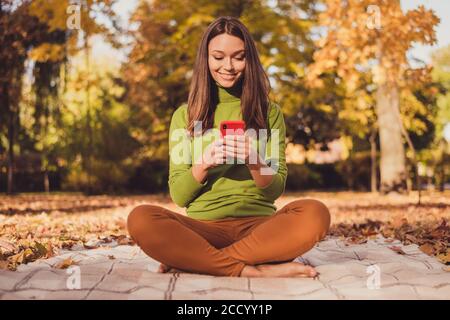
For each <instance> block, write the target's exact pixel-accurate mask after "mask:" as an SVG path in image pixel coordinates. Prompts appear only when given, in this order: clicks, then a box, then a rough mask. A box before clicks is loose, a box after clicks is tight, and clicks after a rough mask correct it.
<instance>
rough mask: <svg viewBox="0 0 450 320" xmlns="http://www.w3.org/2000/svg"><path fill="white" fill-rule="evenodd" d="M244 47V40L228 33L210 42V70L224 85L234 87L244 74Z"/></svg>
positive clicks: (215, 78)
mask: <svg viewBox="0 0 450 320" xmlns="http://www.w3.org/2000/svg"><path fill="white" fill-rule="evenodd" d="M244 49H245V46H244V41H242V40H241V39H240V38H238V37H235V36H232V35H229V34H226V33H222V34H220V35H218V36H215V37H214V38H212V39H211V41H210V42H209V44H208V66H209V71H210V72H211V76H212V77H213V79H214V80H215V81H216V82H218V83H219V84H220V85H221V86H222V87H224V88H230V87H232V86H233V85H234V84H235V83H236V82H237V81H238V80H239V79H240V78H241V77H242V75H243V74H244V70H245V50H244Z"/></svg>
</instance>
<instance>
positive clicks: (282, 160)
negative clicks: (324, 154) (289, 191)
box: [260, 104, 288, 201]
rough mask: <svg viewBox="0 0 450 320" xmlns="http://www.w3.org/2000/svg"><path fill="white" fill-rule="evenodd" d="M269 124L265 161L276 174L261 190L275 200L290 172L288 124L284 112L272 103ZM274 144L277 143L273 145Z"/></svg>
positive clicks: (268, 197) (282, 189) (283, 188)
mask: <svg viewBox="0 0 450 320" xmlns="http://www.w3.org/2000/svg"><path fill="white" fill-rule="evenodd" d="M269 126H270V130H271V135H270V137H269V140H268V142H267V145H266V152H265V157H266V158H265V161H266V163H267V165H269V166H270V167H271V168H272V169H273V170H274V171H275V175H274V177H273V179H272V181H271V182H270V183H269V185H267V186H265V187H263V188H260V190H261V191H262V192H263V194H264V195H265V196H266V198H267V199H268V200H270V201H275V200H276V199H277V198H278V197H280V196H281V195H282V194H283V192H284V190H285V187H286V178H287V174H288V170H287V166H286V124H285V122H284V117H283V112H282V111H281V108H280V107H279V106H278V105H276V104H271V108H270V112H269ZM272 144H276V145H274V146H272ZM276 147H278V148H276ZM277 149H278V150H277Z"/></svg>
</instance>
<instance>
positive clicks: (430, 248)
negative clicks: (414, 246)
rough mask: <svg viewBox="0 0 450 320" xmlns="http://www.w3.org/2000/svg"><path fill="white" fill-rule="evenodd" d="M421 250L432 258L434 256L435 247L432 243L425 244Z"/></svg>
mask: <svg viewBox="0 0 450 320" xmlns="http://www.w3.org/2000/svg"><path fill="white" fill-rule="evenodd" d="M419 249H420V250H421V251H422V252H424V253H426V254H427V255H429V256H432V255H433V254H434V246H433V245H432V244H430V243H425V244H423V245H421V246H420V247H419Z"/></svg>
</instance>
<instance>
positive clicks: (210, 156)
mask: <svg viewBox="0 0 450 320" xmlns="http://www.w3.org/2000/svg"><path fill="white" fill-rule="evenodd" d="M231 156H233V154H232V153H231V151H228V150H226V148H225V143H224V140H223V139H218V140H216V141H214V142H212V143H211V144H210V145H209V146H208V147H206V149H205V151H204V152H203V155H202V159H201V164H202V167H203V168H204V169H205V170H208V169H210V168H214V167H217V166H218V165H221V164H225V162H226V158H227V157H231Z"/></svg>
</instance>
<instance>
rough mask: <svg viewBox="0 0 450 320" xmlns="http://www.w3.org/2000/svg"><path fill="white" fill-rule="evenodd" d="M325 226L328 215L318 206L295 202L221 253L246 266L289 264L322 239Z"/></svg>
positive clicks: (327, 223)
mask: <svg viewBox="0 0 450 320" xmlns="http://www.w3.org/2000/svg"><path fill="white" fill-rule="evenodd" d="M329 226H330V214H329V211H328V208H327V207H326V206H325V205H324V204H323V203H322V202H320V201H317V200H313V199H300V200H295V201H292V202H290V203H288V204H287V205H286V206H284V207H283V208H281V209H280V210H278V211H277V212H276V213H274V215H272V216H270V217H268V219H266V220H265V221H263V222H261V223H258V224H257V225H256V226H255V227H254V228H251V229H248V230H247V231H246V232H245V234H242V235H241V237H242V238H241V239H240V240H238V241H235V242H234V243H233V244H231V245H229V246H228V247H225V248H223V249H222V251H223V252H225V253H226V255H227V256H231V257H232V258H234V259H236V260H239V261H242V262H244V263H245V264H249V265H256V264H262V263H269V262H285V261H289V260H291V261H292V260H293V259H295V258H296V257H298V256H300V255H302V254H303V253H305V252H307V251H309V250H310V249H311V248H313V246H314V245H315V244H316V243H317V242H318V241H320V240H321V239H323V238H324V237H325V235H326V233H327V231H328V229H329Z"/></svg>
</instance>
